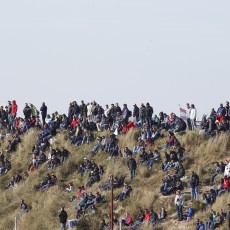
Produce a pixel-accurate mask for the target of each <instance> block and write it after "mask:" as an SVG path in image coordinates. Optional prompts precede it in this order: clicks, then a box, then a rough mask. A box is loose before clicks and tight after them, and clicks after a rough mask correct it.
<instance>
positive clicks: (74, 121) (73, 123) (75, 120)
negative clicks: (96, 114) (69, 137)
mask: <svg viewBox="0 0 230 230" xmlns="http://www.w3.org/2000/svg"><path fill="white" fill-rule="evenodd" d="M77 124H78V119H77V118H74V119H73V120H72V122H71V124H70V126H71V127H74V126H77Z"/></svg>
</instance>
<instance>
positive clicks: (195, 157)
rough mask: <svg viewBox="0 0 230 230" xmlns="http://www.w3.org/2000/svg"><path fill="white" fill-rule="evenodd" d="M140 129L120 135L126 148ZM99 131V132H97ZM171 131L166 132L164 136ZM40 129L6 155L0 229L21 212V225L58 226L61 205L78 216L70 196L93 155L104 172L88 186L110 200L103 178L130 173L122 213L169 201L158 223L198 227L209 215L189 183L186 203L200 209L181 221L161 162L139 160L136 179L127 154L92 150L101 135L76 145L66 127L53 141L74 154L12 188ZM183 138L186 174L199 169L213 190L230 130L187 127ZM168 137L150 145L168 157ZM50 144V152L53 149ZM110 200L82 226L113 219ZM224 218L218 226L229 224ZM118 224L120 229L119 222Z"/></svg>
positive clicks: (227, 152) (229, 151)
mask: <svg viewBox="0 0 230 230" xmlns="http://www.w3.org/2000/svg"><path fill="white" fill-rule="evenodd" d="M139 132H140V131H139V130H138V129H135V130H130V131H129V132H128V133H127V134H126V135H119V136H118V145H119V148H120V149H121V150H123V149H124V148H125V146H128V147H129V148H130V149H133V147H134V145H135V144H136V142H137V136H138V133H139ZM98 134H99V133H96V134H95V135H98ZM101 135H107V136H108V135H109V134H108V133H103V134H102V133H100V136H101ZM166 135H167V134H166V133H165V136H166ZM37 136H38V132H37V131H36V130H33V129H31V130H30V131H29V133H28V134H24V135H23V136H22V141H21V143H20V144H19V145H18V147H17V150H16V151H14V152H12V153H6V155H7V157H8V158H9V159H11V163H12V169H11V170H10V171H9V172H7V174H4V175H1V176H0V194H1V195H0V230H6V229H7V230H8V229H13V227H14V221H15V217H17V230H26V229H32V230H43V229H44V230H45V229H47V230H56V229H59V228H60V224H59V218H58V214H59V212H60V207H61V206H63V205H64V206H65V209H66V211H67V213H68V216H69V218H68V219H74V218H75V216H76V209H75V206H76V205H77V203H78V201H74V202H70V201H69V198H70V197H72V196H73V195H75V196H76V194H77V189H78V187H79V186H83V185H84V186H85V185H86V183H87V180H88V175H87V174H86V173H85V174H84V176H83V177H81V176H80V174H79V173H77V168H78V167H79V165H80V163H81V162H82V161H83V159H84V158H87V159H90V160H94V161H95V162H96V163H97V164H99V165H102V166H103V167H104V170H105V173H104V174H103V175H102V176H101V179H100V181H99V182H97V183H95V184H93V186H92V187H90V188H87V192H93V193H94V194H95V192H96V191H100V193H101V194H102V196H104V197H105V199H106V200H107V201H109V200H110V192H109V191H103V190H100V189H99V186H100V185H102V183H103V182H104V181H106V180H107V179H108V178H109V175H110V174H113V175H122V176H125V177H126V178H125V182H127V183H128V184H130V185H131V186H132V191H131V193H130V196H129V197H127V198H126V199H125V200H124V201H123V202H119V201H115V202H114V211H115V213H117V216H118V218H120V217H122V216H124V215H125V213H126V212H128V213H130V215H131V216H133V217H134V216H135V215H136V213H137V211H138V209H139V208H142V209H145V208H148V209H151V208H152V207H153V208H154V210H156V211H157V212H158V213H159V211H160V209H161V207H165V209H166V210H167V212H168V217H167V219H166V220H165V221H164V222H163V223H161V224H157V225H156V226H155V227H154V229H188V230H189V229H195V219H196V218H200V219H201V220H204V221H205V220H206V219H207V218H208V213H209V207H207V206H205V205H204V204H203V203H202V195H200V201H197V202H193V203H191V201H190V192H189V188H187V187H186V188H185V190H184V194H185V198H186V201H185V208H188V207H193V208H194V209H195V216H194V217H193V218H192V220H191V221H189V222H186V221H183V222H178V221H177V215H176V210H175V207H174V203H173V201H174V197H175V195H174V194H172V195H169V196H163V195H161V193H160V186H161V185H162V178H163V176H164V175H165V172H163V171H162V170H161V163H157V164H154V165H153V167H152V168H151V169H148V168H147V167H146V166H143V165H138V168H137V175H136V177H135V178H134V180H133V181H130V175H129V170H128V168H127V163H126V161H127V159H126V158H122V157H116V158H112V159H110V160H108V159H107V158H108V154H107V153H105V152H103V151H100V152H99V153H97V154H96V155H95V156H92V155H91V150H92V148H93V146H94V145H95V144H96V142H97V141H94V142H93V143H90V144H84V145H82V146H80V147H74V146H73V145H71V144H70V141H69V140H68V138H67V133H66V132H64V131H63V132H61V131H60V132H59V133H58V134H57V135H56V137H55V141H54V144H53V146H54V147H55V148H56V147H58V148H61V147H62V146H63V147H64V148H66V149H68V150H69V152H70V153H71V154H70V156H69V159H68V160H67V161H65V162H64V163H63V164H62V165H61V166H59V167H57V168H55V169H47V168H46V166H45V164H42V165H41V166H40V167H39V168H38V169H36V170H34V171H33V172H29V175H28V177H26V178H25V179H24V180H23V181H22V182H20V183H19V184H18V185H17V186H16V187H15V188H14V189H13V190H9V189H6V186H7V185H8V183H9V181H10V178H11V177H12V176H14V175H15V173H16V172H19V173H20V174H23V172H25V171H27V170H28V167H29V163H30V161H31V159H32V147H33V146H34V145H35V143H36V140H37ZM177 138H178V140H179V141H180V143H181V144H182V146H183V147H184V148H185V155H186V157H185V159H184V162H183V166H184V168H185V172H186V175H191V172H192V171H195V172H197V174H198V175H199V177H200V181H201V186H200V189H201V192H205V191H208V190H209V189H210V186H207V182H208V181H209V180H210V178H211V176H212V175H213V172H214V171H213V162H216V161H218V162H220V161H224V160H225V159H226V158H228V157H229V156H230V136H229V134H221V135H220V136H218V137H216V138H214V139H210V138H207V137H205V136H203V135H200V134H199V133H198V132H188V133H187V134H184V135H177ZM165 141H166V137H165V138H161V139H159V140H157V141H156V143H154V145H153V146H152V147H147V149H152V150H154V149H161V150H160V152H161V157H162V158H163V160H164V150H163V149H162V147H163V146H164V143H165ZM6 143H7V139H4V140H3V141H1V149H2V150H3V151H4V147H5V145H6ZM48 152H49V151H48V150H47V151H46V155H48ZM171 171H173V169H172V170H171ZM48 172H49V173H55V175H56V176H57V183H56V184H55V185H54V186H52V187H50V188H49V189H47V190H45V191H38V190H37V189H36V185H38V184H39V183H40V182H41V180H42V179H43V177H44V176H45V175H46V174H47V173H48ZM70 182H72V183H73V186H74V188H73V191H72V192H67V191H66V190H65V188H66V187H67V186H68V184H69V183H70ZM121 190H122V188H118V189H115V190H114V194H115V196H116V195H117V194H118V193H119V192H120V191H121ZM21 199H24V200H25V202H26V203H27V205H28V208H29V211H28V212H21V211H20V204H21ZM229 202H230V199H229V196H227V194H226V195H222V196H220V197H217V202H215V204H214V205H213V207H212V208H213V209H214V210H217V211H220V210H221V209H222V208H224V209H225V208H226V206H225V205H226V203H229ZM109 210H110V207H109V202H107V203H103V204H99V205H98V206H97V212H96V215H94V216H93V215H92V214H91V212H90V211H88V212H86V213H85V215H84V216H83V217H82V218H81V220H80V221H79V223H78V226H79V227H78V228H77V229H92V230H97V229H99V225H100V221H101V220H102V219H104V218H105V220H106V222H109V220H108V214H109ZM225 225H226V224H225V223H224V224H223V226H221V227H220V228H219V229H225V227H224V226H225ZM115 229H118V227H117V226H115ZM141 229H153V227H152V226H150V225H148V224H146V225H143V226H142V228H141Z"/></svg>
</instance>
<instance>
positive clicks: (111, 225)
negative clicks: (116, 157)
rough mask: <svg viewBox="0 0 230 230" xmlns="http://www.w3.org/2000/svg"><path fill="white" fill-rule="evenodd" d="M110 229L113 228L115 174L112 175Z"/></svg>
mask: <svg viewBox="0 0 230 230" xmlns="http://www.w3.org/2000/svg"><path fill="white" fill-rule="evenodd" d="M110 230H113V175H112V176H111V213H110Z"/></svg>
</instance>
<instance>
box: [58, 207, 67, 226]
mask: <svg viewBox="0 0 230 230" xmlns="http://www.w3.org/2000/svg"><path fill="white" fill-rule="evenodd" d="M67 218H68V215H67V212H66V211H65V210H62V211H61V212H60V214H59V219H60V223H62V224H65V223H66V222H67Z"/></svg>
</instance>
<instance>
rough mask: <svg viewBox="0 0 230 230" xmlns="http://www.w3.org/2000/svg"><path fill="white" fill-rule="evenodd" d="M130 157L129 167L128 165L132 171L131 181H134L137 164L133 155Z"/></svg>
mask: <svg viewBox="0 0 230 230" xmlns="http://www.w3.org/2000/svg"><path fill="white" fill-rule="evenodd" d="M128 157H129V159H128V161H127V165H128V168H129V170H130V175H131V180H132V179H133V178H134V177H135V174H136V168H137V162H136V160H135V159H134V158H133V156H132V155H129V156H128Z"/></svg>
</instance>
